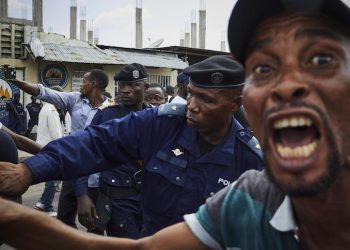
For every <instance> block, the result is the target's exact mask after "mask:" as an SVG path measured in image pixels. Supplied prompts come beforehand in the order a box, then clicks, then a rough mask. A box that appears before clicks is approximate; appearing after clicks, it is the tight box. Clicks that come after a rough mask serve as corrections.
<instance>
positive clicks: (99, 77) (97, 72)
mask: <svg viewBox="0 0 350 250" xmlns="http://www.w3.org/2000/svg"><path fill="white" fill-rule="evenodd" d="M88 73H90V76H89V80H91V81H94V82H96V83H97V85H98V88H99V89H101V90H104V89H105V88H106V87H107V85H108V76H107V74H106V72H104V71H103V70H101V69H91V70H89V71H88Z"/></svg>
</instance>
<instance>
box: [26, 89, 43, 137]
mask: <svg viewBox="0 0 350 250" xmlns="http://www.w3.org/2000/svg"><path fill="white" fill-rule="evenodd" d="M31 99H32V102H31V103H29V104H28V105H27V106H26V108H27V110H28V113H29V121H28V128H27V131H26V134H25V135H26V136H29V134H30V132H32V129H33V128H34V126H35V125H38V121H39V113H40V110H41V108H42V104H41V103H37V102H36V98H35V97H34V96H32V97H31Z"/></svg>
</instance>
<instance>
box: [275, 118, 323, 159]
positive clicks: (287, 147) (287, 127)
mask: <svg viewBox="0 0 350 250" xmlns="http://www.w3.org/2000/svg"><path fill="white" fill-rule="evenodd" d="M315 120H316V119H314V118H312V117H310V116H309V115H290V116H288V117H281V118H278V119H274V121H273V122H272V129H273V143H274V145H275V149H276V152H277V153H278V156H279V157H280V158H282V159H284V160H298V159H300V160H303V159H306V158H310V157H311V156H312V155H313V154H314V153H315V151H316V148H317V146H318V144H319V141H320V139H321V133H320V129H319V126H318V125H317V123H316V122H315Z"/></svg>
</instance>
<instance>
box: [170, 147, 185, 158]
mask: <svg viewBox="0 0 350 250" xmlns="http://www.w3.org/2000/svg"><path fill="white" fill-rule="evenodd" d="M171 151H173V153H174V155H175V156H176V157H178V156H180V155H182V154H183V153H184V152H181V150H180V149H178V148H176V149H173V150H171Z"/></svg>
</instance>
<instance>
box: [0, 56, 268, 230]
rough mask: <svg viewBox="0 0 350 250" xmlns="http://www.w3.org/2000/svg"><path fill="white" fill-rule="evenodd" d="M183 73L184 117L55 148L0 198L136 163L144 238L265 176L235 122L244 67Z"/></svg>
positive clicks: (170, 110) (154, 117)
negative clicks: (225, 191) (239, 183)
mask: <svg viewBox="0 0 350 250" xmlns="http://www.w3.org/2000/svg"><path fill="white" fill-rule="evenodd" d="M184 73H185V74H187V75H189V76H190V83H189V85H188V93H189V94H188V98H187V100H188V105H187V109H186V105H180V104H165V105H161V106H159V107H158V108H154V109H145V110H143V111H141V112H136V113H131V114H129V115H127V116H125V117H123V118H122V119H114V120H111V121H109V122H105V123H103V124H102V125H101V126H90V127H88V128H87V129H86V130H85V131H83V132H78V133H76V134H74V135H72V136H67V137H65V138H63V139H59V140H56V141H54V142H52V143H50V144H48V145H47V146H46V147H45V151H43V152H41V153H39V154H37V155H36V156H33V157H31V158H29V159H27V160H25V161H24V163H20V164H19V167H17V168H13V167H12V168H11V169H12V170H11V171H12V172H14V173H13V175H11V173H10V172H11V171H9V172H8V174H7V178H3V179H4V181H3V182H2V183H1V185H0V190H2V193H4V190H7V191H6V194H7V195H10V194H12V195H15V194H19V193H21V192H23V191H24V190H25V189H26V188H28V186H29V185H30V184H32V183H38V182H42V181H47V180H50V179H52V180H54V179H58V178H63V179H68V178H72V177H76V176H81V175H86V174H89V173H92V172H96V171H102V170H104V169H108V168H113V167H115V166H116V165H119V164H122V163H130V162H134V161H135V160H137V159H140V160H141V161H142V168H143V172H142V173H143V179H142V192H141V206H142V212H143V220H144V224H143V232H142V233H143V235H150V234H153V233H154V232H156V231H158V230H160V229H161V228H164V227H166V226H168V225H171V224H175V223H177V222H179V221H182V220H183V215H184V214H187V213H191V212H195V211H197V209H198V207H199V205H201V204H203V203H204V201H205V199H207V198H208V197H210V196H211V195H213V194H214V193H215V192H217V191H218V190H220V189H221V188H223V187H225V186H226V185H228V184H229V183H232V182H233V181H235V180H236V178H238V177H239V176H240V174H241V173H243V172H245V171H246V170H247V169H262V159H261V155H260V154H261V151H260V149H259V145H258V144H257V142H256V140H255V138H254V137H252V135H251V134H250V132H249V131H248V130H246V129H244V128H243V127H242V126H241V125H240V124H239V123H238V122H237V121H236V120H235V119H234V118H233V116H232V113H233V112H234V111H235V110H236V109H238V108H239V107H240V106H241V92H242V87H243V85H244V70H243V67H242V66H241V65H240V64H238V63H237V62H236V61H234V60H233V59H232V58H231V57H229V56H213V57H210V58H208V59H206V60H204V61H202V62H199V63H197V64H194V65H191V66H189V67H188V68H186V69H185V71H184ZM136 74H137V72H135V75H136ZM48 166H49V167H48ZM2 167H3V168H6V166H5V164H2ZM9 167H10V166H9ZM15 174H16V180H17V182H15V183H13V182H11V177H12V176H14V175H15ZM2 177H5V176H4V174H2ZM0 193H1V192H0Z"/></svg>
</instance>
